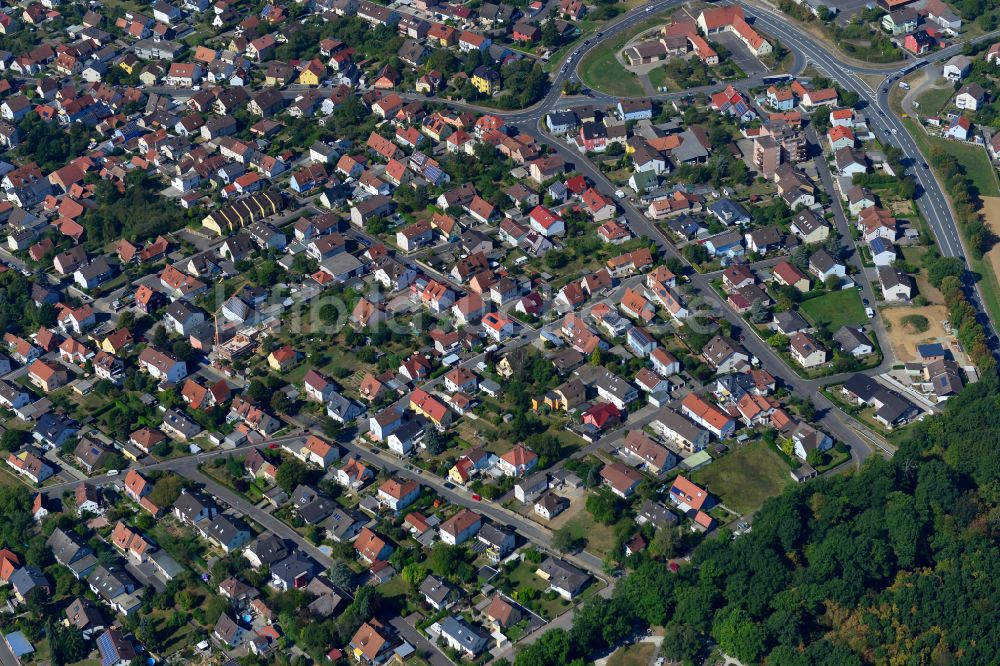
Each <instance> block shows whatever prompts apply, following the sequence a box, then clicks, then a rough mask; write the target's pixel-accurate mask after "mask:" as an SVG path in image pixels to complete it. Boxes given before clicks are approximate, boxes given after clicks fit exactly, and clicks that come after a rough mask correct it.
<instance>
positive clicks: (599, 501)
mask: <svg viewBox="0 0 1000 666" xmlns="http://www.w3.org/2000/svg"><path fill="white" fill-rule="evenodd" d="M586 507H587V511H589V512H590V515H592V516H593V517H594V520H596V521H597V522H599V523H601V524H603V525H610V524H612V523H614V522H617V521H618V518H619V517H620V514H621V504H620V502H619V501H618V498H617V497H615V496H614V495H612V494H611V493H610V492H608V491H607V490H601V491H598V492H596V493H592V494H591V495H589V496H588V497H587V502H586Z"/></svg>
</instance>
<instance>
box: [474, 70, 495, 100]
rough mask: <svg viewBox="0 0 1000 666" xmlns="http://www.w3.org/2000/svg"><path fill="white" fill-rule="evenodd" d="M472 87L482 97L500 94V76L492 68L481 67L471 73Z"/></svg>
mask: <svg viewBox="0 0 1000 666" xmlns="http://www.w3.org/2000/svg"><path fill="white" fill-rule="evenodd" d="M472 86H473V87H474V88H475V89H476V90H478V91H479V92H481V93H483V94H484V95H492V94H494V93H498V92H500V74H499V73H498V72H497V71H496V70H495V69H493V68H492V67H487V66H486V65H481V66H479V67H476V69H475V70H474V71H473V72H472Z"/></svg>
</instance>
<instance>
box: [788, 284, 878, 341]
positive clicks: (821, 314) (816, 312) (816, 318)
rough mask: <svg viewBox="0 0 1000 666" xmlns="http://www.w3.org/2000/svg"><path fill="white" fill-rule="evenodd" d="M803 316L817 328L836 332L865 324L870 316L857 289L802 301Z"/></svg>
mask: <svg viewBox="0 0 1000 666" xmlns="http://www.w3.org/2000/svg"><path fill="white" fill-rule="evenodd" d="M799 309H800V310H801V311H802V314H803V315H805V316H806V318H807V319H809V321H811V322H812V323H813V324H814V325H816V326H826V327H827V328H828V329H829V330H830V332H831V333H832V332H834V331H836V330H837V329H839V328H840V327H841V326H844V325H846V324H865V323H867V322H868V316H867V315H866V314H865V306H864V305H863V304H862V303H861V295H860V294H858V290H857V289H844V290H841V291H831V292H829V293H827V294H824V295H822V296H817V297H816V298H810V299H809V300H807V301H802V303H801V304H800V305H799Z"/></svg>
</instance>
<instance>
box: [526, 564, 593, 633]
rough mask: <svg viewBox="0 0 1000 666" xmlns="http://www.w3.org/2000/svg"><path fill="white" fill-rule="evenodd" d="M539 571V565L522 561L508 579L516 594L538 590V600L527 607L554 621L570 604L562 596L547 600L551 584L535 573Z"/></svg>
mask: <svg viewBox="0 0 1000 666" xmlns="http://www.w3.org/2000/svg"><path fill="white" fill-rule="evenodd" d="M537 569H538V565H537V564H535V563H533V562H528V561H527V560H522V561H521V563H520V564H519V565H517V568H516V569H514V570H513V571H511V572H510V574H509V576H508V578H509V579H510V583H511V587H512V588H513V589H514V591H515V592H516V591H517V590H520V589H522V588H525V587H528V588H531V589H533V590H538V592H539V593H540V594H539V595H538V598H537V599H535V600H534V601H531V602H526V603H525V605H526V606H527V607H528V608H529V609H530V610H532V611H533V612H535V613H537V614H538V615H540V616H542V617H543V618H546V619H552V618H554V617H556V616H558V615H560V614H562V612H563V611H564V610H565V609H566V607H567V606H568V605H569V602H567V601H566V600H565V599H563V598H562V597H560V596H555V597H554V598H551V599H546V598H545V597H546V592H547V591H548V589H549V584H548V583H546V582H545V581H544V580H542V579H541V578H539V577H538V576H536V575H535V571H536V570H537ZM588 589H589V588H588Z"/></svg>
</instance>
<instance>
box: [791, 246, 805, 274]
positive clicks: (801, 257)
mask: <svg viewBox="0 0 1000 666" xmlns="http://www.w3.org/2000/svg"><path fill="white" fill-rule="evenodd" d="M788 261H789V263H791V264H792V265H793V266H795V267H796V268H797V269H799V270H800V271H803V272H805V271H807V270H809V248H808V247H807V246H805V245H799V246H798V247H797V248H795V249H794V250H792V254H791V256H790V257H789V258H788Z"/></svg>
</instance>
